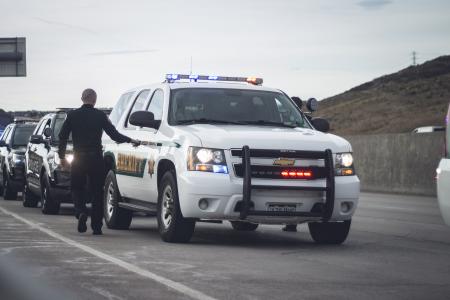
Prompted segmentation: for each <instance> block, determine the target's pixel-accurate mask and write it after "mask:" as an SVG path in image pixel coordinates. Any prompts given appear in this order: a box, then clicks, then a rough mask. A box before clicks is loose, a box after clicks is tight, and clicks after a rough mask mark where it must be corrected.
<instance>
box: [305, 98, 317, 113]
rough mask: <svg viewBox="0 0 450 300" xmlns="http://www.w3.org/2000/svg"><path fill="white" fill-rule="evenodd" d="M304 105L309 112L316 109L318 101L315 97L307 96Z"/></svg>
mask: <svg viewBox="0 0 450 300" xmlns="http://www.w3.org/2000/svg"><path fill="white" fill-rule="evenodd" d="M306 107H307V108H308V110H309V111H310V112H313V111H316V110H317V109H318V108H319V101H317V99H316V98H309V99H308V101H307V102H306Z"/></svg>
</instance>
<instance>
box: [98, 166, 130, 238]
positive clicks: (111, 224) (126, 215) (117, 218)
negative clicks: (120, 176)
mask: <svg viewBox="0 0 450 300" xmlns="http://www.w3.org/2000/svg"><path fill="white" fill-rule="evenodd" d="M120 198H121V197H120V192H119V188H118V187H117V181H116V175H115V174H114V172H113V171H109V172H108V175H106V180H105V192H104V193H103V204H104V205H103V216H104V218H105V223H106V226H107V227H108V228H110V229H122V230H124V229H125V230H126V229H128V228H130V225H131V221H132V219H133V212H132V211H130V210H128V209H125V208H121V207H119V206H118V203H119V201H120Z"/></svg>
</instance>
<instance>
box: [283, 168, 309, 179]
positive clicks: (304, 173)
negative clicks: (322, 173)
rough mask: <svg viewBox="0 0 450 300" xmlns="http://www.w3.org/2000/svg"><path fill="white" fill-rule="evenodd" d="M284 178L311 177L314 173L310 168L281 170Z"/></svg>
mask: <svg viewBox="0 0 450 300" xmlns="http://www.w3.org/2000/svg"><path fill="white" fill-rule="evenodd" d="M281 176H283V177H284V178H298V179H311V178H312V176H313V174H312V172H311V171H309V170H289V171H287V170H285V171H282V172H281Z"/></svg>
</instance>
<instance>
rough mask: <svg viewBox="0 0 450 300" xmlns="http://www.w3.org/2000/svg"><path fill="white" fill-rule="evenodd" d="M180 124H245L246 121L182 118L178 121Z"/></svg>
mask: <svg viewBox="0 0 450 300" xmlns="http://www.w3.org/2000/svg"><path fill="white" fill-rule="evenodd" d="M177 124H178V125H189V124H233V125H243V124H244V125H245V123H244V122H237V121H227V120H215V119H207V118H200V119H193V120H180V121H178V122H177Z"/></svg>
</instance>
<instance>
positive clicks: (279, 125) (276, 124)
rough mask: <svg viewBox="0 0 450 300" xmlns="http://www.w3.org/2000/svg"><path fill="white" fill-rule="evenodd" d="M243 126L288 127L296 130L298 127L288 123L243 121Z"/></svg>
mask: <svg viewBox="0 0 450 300" xmlns="http://www.w3.org/2000/svg"><path fill="white" fill-rule="evenodd" d="M242 124H249V125H262V126H278V127H288V128H296V127H297V126H296V125H290V124H286V123H281V122H273V121H266V120H258V121H242Z"/></svg>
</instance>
